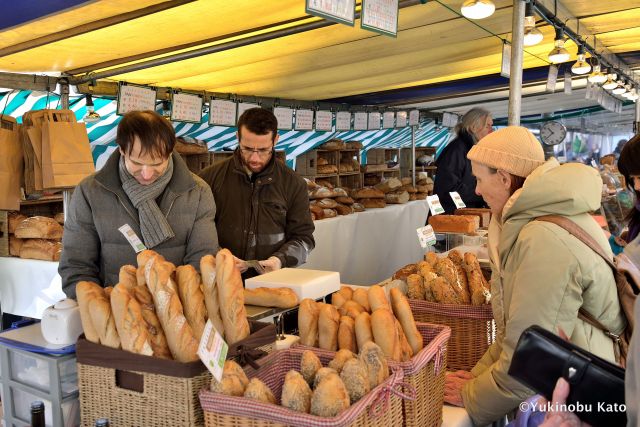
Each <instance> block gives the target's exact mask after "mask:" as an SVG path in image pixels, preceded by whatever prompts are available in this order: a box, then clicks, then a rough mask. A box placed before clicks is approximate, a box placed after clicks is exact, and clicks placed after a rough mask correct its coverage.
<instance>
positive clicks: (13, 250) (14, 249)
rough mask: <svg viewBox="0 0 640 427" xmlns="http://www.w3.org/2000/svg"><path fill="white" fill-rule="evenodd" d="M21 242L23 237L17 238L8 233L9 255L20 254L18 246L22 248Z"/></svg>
mask: <svg viewBox="0 0 640 427" xmlns="http://www.w3.org/2000/svg"><path fill="white" fill-rule="evenodd" d="M23 243H24V239H18V238H17V237H15V236H13V235H9V255H11V256H20V248H22V244H23Z"/></svg>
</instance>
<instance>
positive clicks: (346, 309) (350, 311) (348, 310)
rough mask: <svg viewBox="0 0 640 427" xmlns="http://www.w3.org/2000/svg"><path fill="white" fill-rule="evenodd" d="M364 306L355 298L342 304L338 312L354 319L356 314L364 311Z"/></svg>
mask: <svg viewBox="0 0 640 427" xmlns="http://www.w3.org/2000/svg"><path fill="white" fill-rule="evenodd" d="M363 311H365V310H364V308H363V307H362V306H361V305H360V304H358V303H357V302H355V301H353V300H349V301H347V302H345V303H344V304H342V306H341V307H340V308H339V309H338V312H339V313H340V315H341V316H349V317H351V318H352V319H355V318H356V316H357V315H358V314H360V313H362V312H363Z"/></svg>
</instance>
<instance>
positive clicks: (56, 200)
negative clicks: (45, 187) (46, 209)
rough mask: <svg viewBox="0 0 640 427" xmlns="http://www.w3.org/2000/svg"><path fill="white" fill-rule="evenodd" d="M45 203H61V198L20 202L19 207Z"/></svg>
mask: <svg viewBox="0 0 640 427" xmlns="http://www.w3.org/2000/svg"><path fill="white" fill-rule="evenodd" d="M47 203H62V196H45V197H41V198H39V199H34V200H22V201H21V202H20V206H34V205H44V204H47Z"/></svg>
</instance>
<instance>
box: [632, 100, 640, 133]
mask: <svg viewBox="0 0 640 427" xmlns="http://www.w3.org/2000/svg"><path fill="white" fill-rule="evenodd" d="M633 133H635V134H640V100H636V119H635V120H634V121H633Z"/></svg>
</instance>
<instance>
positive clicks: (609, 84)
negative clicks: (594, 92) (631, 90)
mask: <svg viewBox="0 0 640 427" xmlns="http://www.w3.org/2000/svg"><path fill="white" fill-rule="evenodd" d="M617 77H618V76H616V73H612V74H607V81H606V82H605V83H604V84H603V85H602V88H603V89H606V90H611V89H615V88H616V87H617V86H618V82H617V81H616V78H617Z"/></svg>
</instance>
